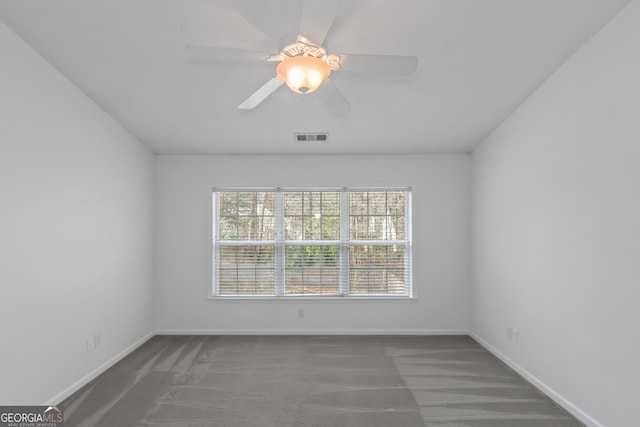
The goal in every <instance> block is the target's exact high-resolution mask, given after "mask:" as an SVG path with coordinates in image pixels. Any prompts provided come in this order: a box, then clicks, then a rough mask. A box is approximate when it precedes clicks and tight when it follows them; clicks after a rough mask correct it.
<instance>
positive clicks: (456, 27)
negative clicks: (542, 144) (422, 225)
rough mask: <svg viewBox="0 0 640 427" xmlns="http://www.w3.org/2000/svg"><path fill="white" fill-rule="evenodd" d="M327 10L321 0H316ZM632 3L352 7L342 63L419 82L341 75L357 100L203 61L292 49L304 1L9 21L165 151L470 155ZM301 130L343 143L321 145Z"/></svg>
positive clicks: (370, 1) (335, 40) (119, 6)
mask: <svg viewBox="0 0 640 427" xmlns="http://www.w3.org/2000/svg"><path fill="white" fill-rule="evenodd" d="M306 1H322V0H306ZM627 3H629V0H396V1H391V0H387V1H383V0H343V2H342V5H341V7H340V11H339V13H338V16H337V17H336V19H335V21H334V24H333V27H332V29H331V31H330V33H329V35H328V36H327V40H326V44H325V45H326V47H327V48H328V50H329V51H330V53H331V52H333V53H366V54H396V55H414V56H417V57H418V71H417V73H416V75H415V76H412V77H408V78H407V77H403V78H391V77H375V76H367V75H353V74H351V75H350V74H347V73H343V74H340V72H339V71H338V72H334V73H333V74H332V76H331V78H332V81H333V83H334V84H335V86H337V87H338V88H339V89H340V90H341V91H342V92H343V94H344V95H345V96H346V97H347V99H348V100H349V102H350V103H351V109H350V111H349V112H348V113H346V114H345V113H341V114H336V113H335V112H331V111H328V110H327V108H326V107H325V105H324V104H323V103H322V102H321V99H322V96H321V91H322V88H321V89H320V90H319V91H318V92H316V93H314V94H310V95H307V96H304V95H299V94H295V93H293V92H291V91H289V90H288V89H287V88H286V86H282V87H281V88H280V89H278V91H276V93H274V94H273V95H272V96H271V97H270V98H268V99H267V100H266V101H265V102H264V103H263V104H261V105H260V106H259V107H258V108H257V109H255V110H249V111H241V110H238V109H237V108H236V107H237V105H238V104H240V103H241V102H242V101H243V100H244V99H245V98H246V97H247V96H248V95H249V94H251V93H252V92H253V91H255V90H256V89H257V88H258V87H260V86H261V85H262V84H263V83H264V82H266V81H267V80H268V79H270V78H271V77H273V76H274V75H275V66H276V64H274V63H266V62H264V63H262V62H259V63H256V65H255V67H250V66H247V65H229V64H215V63H204V64H203V63H197V62H194V61H192V60H189V58H188V57H187V56H186V55H185V53H184V47H185V45H186V44H204V45H217V46H236V47H258V46H273V51H274V52H273V53H277V51H278V48H279V47H282V46H283V45H286V44H289V43H292V42H294V41H295V36H296V33H297V30H298V22H299V18H300V6H301V2H300V1H295V0H56V1H52V0H0V19H2V21H4V22H5V23H6V24H7V25H8V26H9V27H10V28H12V29H13V31H15V32H16V33H17V34H18V35H19V36H20V37H22V38H23V39H24V40H25V41H26V42H27V43H28V44H30V45H31V46H32V47H33V48H34V49H35V50H36V51H38V52H39V53H40V54H41V55H42V56H43V57H44V58H46V59H47V60H48V61H49V62H50V63H51V64H53V65H54V66H55V67H56V68H57V69H58V70H60V71H61V72H62V73H63V74H64V75H65V76H67V78H68V79H69V80H70V81H72V82H73V83H74V84H75V85H77V86H78V87H79V88H80V89H81V90H83V91H84V92H85V93H86V94H87V95H89V96H90V97H91V98H92V99H93V100H95V101H96V102H97V103H98V104H99V105H100V106H101V107H102V108H103V109H104V110H105V111H107V112H108V113H109V114H111V115H112V116H113V117H115V118H116V119H117V120H118V121H119V122H120V123H122V124H123V125H124V126H125V127H126V128H127V129H128V130H129V131H131V132H132V133H133V134H135V135H136V136H137V137H138V138H139V139H140V140H142V141H143V142H144V143H146V144H147V145H148V146H149V147H150V148H151V149H152V150H153V151H154V152H156V153H167V154H176V153H184V154H192V153H193V154H195V153H210V154H218V153H251V154H281V153H331V154H338V153H434V152H439V153H459V152H468V151H470V150H471V149H473V147H474V146H475V145H476V144H477V143H478V142H480V141H481V140H482V139H483V137H485V136H486V135H487V134H488V133H489V132H490V131H491V130H492V129H494V128H495V127H496V126H497V125H498V124H500V123H501V122H502V121H503V120H504V119H505V118H506V117H507V116H508V115H509V114H510V113H511V112H512V111H513V110H514V109H515V108H516V107H517V106H518V105H519V104H520V103H522V102H523V101H524V99H525V98H526V97H527V96H529V95H530V94H531V93H532V92H533V91H534V90H535V89H536V88H537V87H538V86H539V85H540V84H541V83H542V82H543V81H544V80H545V79H546V78H547V77H548V76H549V75H550V74H551V73H552V72H553V71H554V70H555V69H557V68H558V66H559V65H560V64H562V63H563V62H564V61H565V60H566V59H567V58H568V57H569V56H570V55H571V54H572V53H573V52H574V51H575V50H576V49H578V48H579V47H580V46H581V45H582V44H584V42H585V41H586V40H587V39H588V38H589V37H590V36H592V35H593V34H594V33H595V32H597V31H598V30H599V29H600V28H601V27H602V26H603V25H604V24H605V23H606V22H608V21H609V20H610V19H611V18H612V17H613V15H615V14H616V13H617V12H618V11H619V10H620V9H621V8H622V7H624V6H625V5H626V4H627ZM294 132H329V140H328V141H326V142H321V143H315V144H311V143H308V144H303V143H298V142H295V141H294V137H293V133H294Z"/></svg>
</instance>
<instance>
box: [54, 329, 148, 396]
mask: <svg viewBox="0 0 640 427" xmlns="http://www.w3.org/2000/svg"><path fill="white" fill-rule="evenodd" d="M154 335H155V334H154V333H153V332H149V333H148V334H147V335H145V336H143V337H142V338H140V339H139V340H137V341H136V342H134V343H133V344H131V345H130V346H128V347H127V348H125V349H124V350H122V351H121V352H120V353H118V354H116V355H115V356H113V357H112V358H111V359H109V360H107V361H106V362H104V363H103V364H102V365H100V366H98V367H97V368H96V369H94V370H93V371H91V372H89V373H88V374H87V375H85V376H84V377H82V378H80V379H79V380H78V381H76V382H74V383H73V384H71V385H70V386H69V387H67V388H65V389H64V390H62V391H61V392H60V393H58V394H56V395H55V396H53V397H52V398H51V399H49V400H47V401H45V403H43V404H42V405H43V406H48V405H57V404H58V403H60V402H62V401H63V400H64V399H66V398H67V397H69V396H71V395H72V394H73V393H75V392H76V391H78V390H80V389H81V388H82V387H84V386H85V385H87V384H89V383H90V382H91V381H92V380H93V379H94V378H96V377H97V376H98V375H100V374H101V373H103V372H104V371H106V370H107V369H109V368H110V367H112V366H113V365H115V364H116V363H118V362H119V361H121V360H122V359H124V358H125V357H126V356H127V355H129V353H131V352H133V351H134V350H135V349H137V348H138V347H140V346H141V345H142V344H144V343H145V342H147V341H148V340H150V339H151V338H153V336H154Z"/></svg>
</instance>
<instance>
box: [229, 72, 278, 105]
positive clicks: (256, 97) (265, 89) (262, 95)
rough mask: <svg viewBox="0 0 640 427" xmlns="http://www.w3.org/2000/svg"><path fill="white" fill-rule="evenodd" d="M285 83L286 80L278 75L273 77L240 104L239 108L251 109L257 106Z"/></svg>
mask: <svg viewBox="0 0 640 427" xmlns="http://www.w3.org/2000/svg"><path fill="white" fill-rule="evenodd" d="M283 84H284V80H280V79H278V78H276V77H274V78H272V79H271V80H269V81H268V82H266V83H265V84H264V85H262V86H261V87H260V89H258V90H256V91H255V92H253V93H252V94H251V95H250V96H249V97H248V98H247V99H245V100H244V102H243V103H242V104H240V105H238V108H239V109H241V110H251V109H253V108H256V107H257V106H258V105H259V104H260V103H261V102H262V101H264V100H265V99H267V97H268V96H269V95H271V94H272V93H273V92H275V91H276V89H278V88H279V87H280V86H282V85H283Z"/></svg>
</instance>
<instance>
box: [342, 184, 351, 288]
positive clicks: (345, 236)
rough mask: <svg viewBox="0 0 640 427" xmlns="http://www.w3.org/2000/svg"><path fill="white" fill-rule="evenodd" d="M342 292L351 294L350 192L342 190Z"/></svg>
mask: <svg viewBox="0 0 640 427" xmlns="http://www.w3.org/2000/svg"><path fill="white" fill-rule="evenodd" d="M340 294H341V295H345V296H346V295H349V192H348V191H346V189H345V190H344V191H342V192H340Z"/></svg>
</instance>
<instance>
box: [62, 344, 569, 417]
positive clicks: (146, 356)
mask: <svg viewBox="0 0 640 427" xmlns="http://www.w3.org/2000/svg"><path fill="white" fill-rule="evenodd" d="M63 405H64V409H65V421H66V422H65V425H66V426H67V427H70V426H100V427H127V426H140V427H142V426H152V427H181V426H203V427H204V426H207V427H218V426H225V427H231V426H234V427H235V426H237V427H254V426H255V427H258V426H260V427H275V426H278V427H284V426H287V427H288V426H298V427H312V426H313V427H315V426H318V427H321V426H322V427H325V426H327V427H328V426H341V427H342V426H345V427H383V426H384V427H389V426H393V427H402V426H411V427H414V426H450V427H453V426H469V427H471V426H473V427H505V426H522V427H538V426H539V427H542V426H544V427H569V426H582V424H581V423H580V422H578V421H577V420H576V419H575V418H573V417H572V416H571V415H570V414H568V413H567V412H566V411H564V410H563V409H561V408H560V407H558V406H557V405H555V404H554V403H553V402H552V401H551V400H549V399H548V398H547V397H545V396H544V395H542V394H541V393H540V392H538V391H537V390H536V389H535V388H533V387H532V386H531V385H529V384H528V383H526V382H525V381H524V380H523V379H522V378H521V377H519V376H518V375H517V374H516V373H515V372H513V371H512V370H511V369H509V368H508V367H507V366H505V365H504V364H503V363H502V362H500V361H499V360H498V359H496V358H495V357H494V356H493V355H491V354H490V353H489V352H487V351H486V350H485V349H484V348H483V347H481V346H480V345H479V344H478V343H476V342H475V341H474V340H473V339H471V338H469V337H466V336H431V337H398V336H396V337H371V336H357V337H345V336H331V337H328V336H302V337H300V336H221V337H216V336H158V337H154V338H152V339H151V340H149V341H148V342H147V343H145V344H144V345H143V346H141V347H140V348H139V349H137V350H136V351H134V352H133V353H131V354H130V355H129V356H128V357H126V358H125V359H123V360H122V361H121V362H119V363H118V364H116V365H115V366H113V367H112V368H111V369H109V370H108V371H106V372H104V373H103V374H102V375H100V376H99V377H98V378H96V379H95V380H94V381H92V382H91V383H90V384H88V385H87V386H85V387H84V388H82V389H81V390H79V391H78V392H76V393H75V394H74V395H72V396H71V397H69V398H68V399H67V400H66V401H64V402H63Z"/></svg>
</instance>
